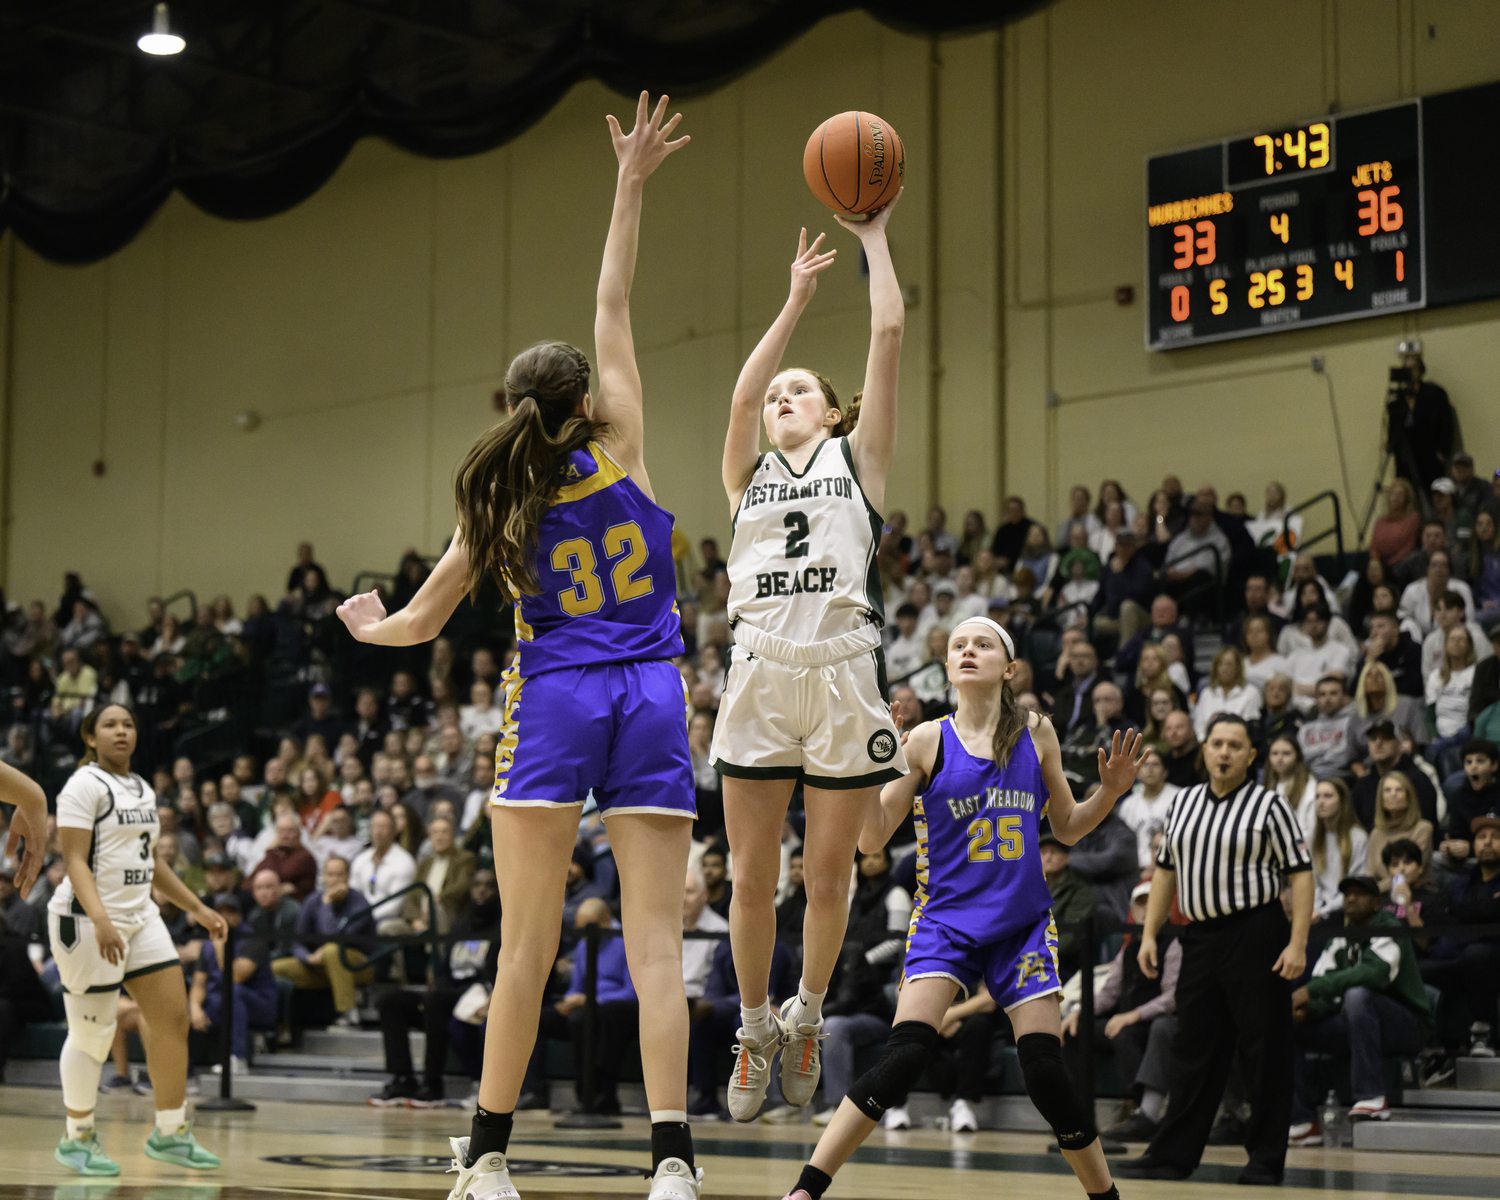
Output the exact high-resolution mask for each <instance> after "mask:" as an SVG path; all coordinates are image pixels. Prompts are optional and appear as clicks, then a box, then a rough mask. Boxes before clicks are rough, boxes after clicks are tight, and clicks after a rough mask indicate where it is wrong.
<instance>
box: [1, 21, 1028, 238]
mask: <svg viewBox="0 0 1500 1200" xmlns="http://www.w3.org/2000/svg"><path fill="white" fill-rule="evenodd" d="M1039 6H1040V2H1039V0H947V2H945V0H871V2H869V3H865V4H863V5H861V4H856V3H838V2H837V0H177V2H176V3H174V4H173V5H172V7H171V24H172V29H173V31H174V32H177V33H180V34H181V35H182V36H183V37H185V38H186V40H187V49H186V50H185V51H184V52H183V53H181V54H178V55H175V56H173V57H170V58H154V57H152V56H150V55H147V54H144V53H142V52H141V51H140V50H138V49H137V48H136V39H137V37H139V36H140V35H141V34H142V33H144V32H146V31H147V30H148V29H149V28H150V26H151V20H152V10H153V8H154V5H153V3H151V0H0V231H3V230H4V229H5V228H7V227H9V228H13V229H14V230H15V231H16V233H17V235H18V236H19V237H20V238H21V240H22V241H24V242H25V243H26V244H27V245H28V246H30V247H31V248H32V249H33V250H35V251H36V252H37V253H39V254H41V255H43V256H45V257H47V258H49V259H52V260H53V261H56V262H63V263H82V262H92V261H96V260H98V259H101V258H104V257H106V256H108V255H109V254H112V253H113V252H114V251H116V250H118V249H119V248H120V247H121V246H123V245H125V244H126V243H127V242H129V241H130V239H131V238H133V237H134V236H135V235H136V233H137V232H139V230H140V229H141V227H142V226H143V225H144V224H145V223H146V221H147V220H149V219H150V217H151V215H152V213H154V212H155V211H156V209H157V208H158V207H159V206H160V205H161V204H162V202H163V201H164V200H165V199H166V198H167V196H168V195H170V193H171V192H172V190H173V189H174V188H175V189H177V190H179V191H181V192H182V193H183V194H184V195H185V196H187V198H188V199H189V200H191V201H192V202H193V203H194V204H196V205H198V207H200V208H202V209H204V210H205V211H207V212H209V213H212V214H214V215H216V216H220V217H225V218H230V219H251V218H256V217H265V216H270V215H272V214H274V213H278V212H282V211H284V210H285V209H288V208H290V207H292V206H293V205H295V204H298V203H300V202H301V201H302V200H304V199H306V198H307V197H308V196H310V195H311V194H312V193H313V192H315V191H316V190H317V189H318V188H319V187H321V186H322V185H323V184H324V183H325V182H326V181H327V180H328V178H329V177H330V176H331V175H332V174H333V173H334V171H336V170H337V169H338V166H339V164H340V163H341V162H343V160H344V157H345V155H347V154H348V152H349V149H350V147H352V146H353V145H354V143H355V142H356V141H357V140H358V139H359V138H361V137H367V136H378V137H384V138H386V139H387V140H389V141H391V142H393V143H395V144H396V145H398V146H401V147H403V148H405V149H407V150H409V151H412V152H413V153H416V154H422V155H426V156H429V157H434V158H452V157H458V156H462V155H467V154H476V153H479V152H480V151H484V150H489V149H492V148H494V147H495V146H499V145H501V144H503V143H505V142H507V141H509V140H510V139H511V138H513V137H515V136H516V135H518V134H519V133H521V132H522V131H523V130H525V129H526V128H527V127H528V126H530V125H531V124H532V123H534V122H535V121H537V120H538V119H539V118H540V117H541V116H542V115H543V114H545V113H546V112H547V111H548V109H550V108H551V107H552V105H553V104H555V103H557V101H558V100H559V99H561V97H562V96H563V95H564V94H565V93H566V92H567V90H568V88H569V87H571V86H572V84H574V83H575V82H577V81H578V80H580V79H585V78H590V77H592V78H595V79H599V80H601V81H602V82H603V83H605V84H606V85H607V86H609V87H611V88H613V89H615V90H616V91H619V92H621V93H623V94H625V95H634V94H635V93H637V92H639V91H640V90H641V89H643V88H648V89H650V90H651V91H653V92H660V91H663V90H665V91H669V92H671V93H672V94H673V95H674V96H690V95H693V94H696V93H703V92H707V91H711V90H713V89H714V88H716V87H719V86H721V85H722V84H724V83H726V82H728V81H729V80H731V79H733V78H734V77H735V76H736V75H738V74H739V73H741V72H743V71H745V70H746V69H748V68H750V67H752V66H754V65H755V64H756V63H758V62H761V61H762V60H764V59H765V58H767V57H769V56H770V55H771V54H773V53H775V51H776V50H777V49H779V48H780V47H781V46H783V45H784V44H786V43H787V42H788V41H790V40H791V39H793V38H795V37H796V36H797V35H799V34H801V33H802V32H804V31H805V30H807V29H809V28H811V27H812V26H813V25H815V24H816V23H817V22H818V21H820V20H821V19H823V18H824V17H826V16H829V15H831V14H833V13H837V12H843V11H848V10H850V9H854V8H864V9H865V10H867V11H868V12H869V13H871V15H873V16H874V17H876V18H877V19H879V20H881V21H883V22H885V23H887V24H889V25H891V26H892V27H895V28H898V29H902V30H906V31H910V32H919V33H936V34H942V33H958V32H965V31H971V30H975V29H981V28H987V27H993V26H996V25H999V24H1002V23H1004V22H1005V21H1009V20H1012V19H1014V18H1015V17H1017V16H1019V15H1021V14H1023V13H1025V12H1027V11H1030V10H1032V9H1034V8H1037V7H1039Z"/></svg>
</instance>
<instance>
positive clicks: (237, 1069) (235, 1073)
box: [213, 1057, 250, 1079]
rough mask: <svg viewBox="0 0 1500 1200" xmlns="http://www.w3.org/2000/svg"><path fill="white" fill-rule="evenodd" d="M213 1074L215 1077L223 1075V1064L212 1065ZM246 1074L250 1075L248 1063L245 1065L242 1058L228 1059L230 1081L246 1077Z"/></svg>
mask: <svg viewBox="0 0 1500 1200" xmlns="http://www.w3.org/2000/svg"><path fill="white" fill-rule="evenodd" d="M213 1073H214V1074H215V1075H223V1074H224V1064H223V1063H214V1065H213ZM248 1074H250V1064H249V1063H247V1062H246V1061H245V1060H244V1059H243V1058H233V1057H231V1058H230V1060H229V1076H230V1078H231V1079H238V1078H239V1077H240V1076H241V1075H248Z"/></svg>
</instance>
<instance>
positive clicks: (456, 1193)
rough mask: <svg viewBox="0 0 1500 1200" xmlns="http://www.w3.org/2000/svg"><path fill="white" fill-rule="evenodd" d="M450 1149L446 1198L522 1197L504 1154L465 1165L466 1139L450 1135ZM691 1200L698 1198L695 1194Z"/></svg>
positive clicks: (507, 1199) (496, 1199) (504, 1199)
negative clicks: (452, 1176) (452, 1178)
mask: <svg viewBox="0 0 1500 1200" xmlns="http://www.w3.org/2000/svg"><path fill="white" fill-rule="evenodd" d="M448 1145H449V1146H451V1147H452V1149H453V1165H452V1166H451V1167H449V1168H448V1171H449V1173H452V1172H454V1171H457V1172H458V1182H457V1183H455V1184H454V1185H453V1190H452V1191H451V1192H449V1193H448V1200H521V1193H520V1192H518V1191H516V1186H515V1184H513V1183H511V1181H510V1168H509V1167H507V1166H506V1165H505V1155H503V1154H486V1155H484V1156H483V1157H482V1158H480V1159H479V1161H478V1162H476V1163H475V1164H474V1165H473V1166H471V1167H466V1166H464V1161H465V1160H466V1159H467V1158H468V1157H469V1139H468V1138H466V1137H462V1138H449V1139H448ZM692 1200H698V1198H697V1196H694V1197H693V1198H692Z"/></svg>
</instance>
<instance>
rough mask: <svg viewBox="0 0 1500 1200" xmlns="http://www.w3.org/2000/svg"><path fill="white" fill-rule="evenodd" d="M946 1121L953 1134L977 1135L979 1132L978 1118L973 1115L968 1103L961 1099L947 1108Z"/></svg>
mask: <svg viewBox="0 0 1500 1200" xmlns="http://www.w3.org/2000/svg"><path fill="white" fill-rule="evenodd" d="M948 1121H949V1128H950V1129H952V1130H953V1132H954V1133H977V1132H978V1131H979V1118H978V1117H976V1116H975V1115H974V1110H973V1109H972V1108H970V1107H969V1102H968V1101H967V1100H965V1099H963V1098H962V1097H959V1098H958V1099H957V1100H955V1101H954V1102H953V1103H952V1105H950V1106H949V1108H948Z"/></svg>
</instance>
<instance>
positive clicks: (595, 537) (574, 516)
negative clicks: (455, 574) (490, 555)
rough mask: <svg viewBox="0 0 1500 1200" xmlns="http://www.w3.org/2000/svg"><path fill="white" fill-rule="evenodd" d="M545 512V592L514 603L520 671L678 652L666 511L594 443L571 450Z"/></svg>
mask: <svg viewBox="0 0 1500 1200" xmlns="http://www.w3.org/2000/svg"><path fill="white" fill-rule="evenodd" d="M563 476H564V482H563V486H562V487H561V488H560V489H559V491H558V494H557V499H556V500H554V501H553V503H552V507H551V508H550V509H548V510H547V512H546V513H544V514H543V516H542V521H541V527H540V529H539V531H538V537H537V548H536V574H537V580H538V582H539V583H540V584H541V591H539V592H538V593H537V594H536V595H535V596H522V597H521V600H520V603H519V604H518V605H517V606H516V639H517V642H518V644H519V647H520V660H521V674H522V675H523V676H526V677H530V676H533V675H538V674H540V673H541V672H543V671H555V670H557V669H558V668H559V667H587V666H596V665H599V664H602V663H621V662H642V661H647V660H650V659H664V658H675V657H676V656H677V655H679V654H681V653H682V652H683V647H682V621H681V617H680V616H679V614H678V612H677V571H676V564H675V563H674V562H673V560H672V514H671V513H669V512H667V510H666V509H664V508H661V507H660V506H659V505H657V504H655V503H653V502H652V501H651V500H649V499H647V497H646V494H645V493H644V492H642V491H641V489H640V488H638V487H636V485H635V482H634V481H633V480H632V479H631V478H630V476H629V475H627V474H626V473H625V470H624V469H623V468H622V467H621V466H620V465H619V464H618V463H616V462H615V460H614V459H612V458H611V457H610V456H609V455H608V454H607V453H606V452H605V450H604V448H603V447H602V446H600V445H599V444H598V443H597V442H590V443H589V444H588V448H587V449H586V450H578V451H575V452H574V453H573V454H572V455H570V456H569V459H568V462H567V465H566V466H564V467H563Z"/></svg>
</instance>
